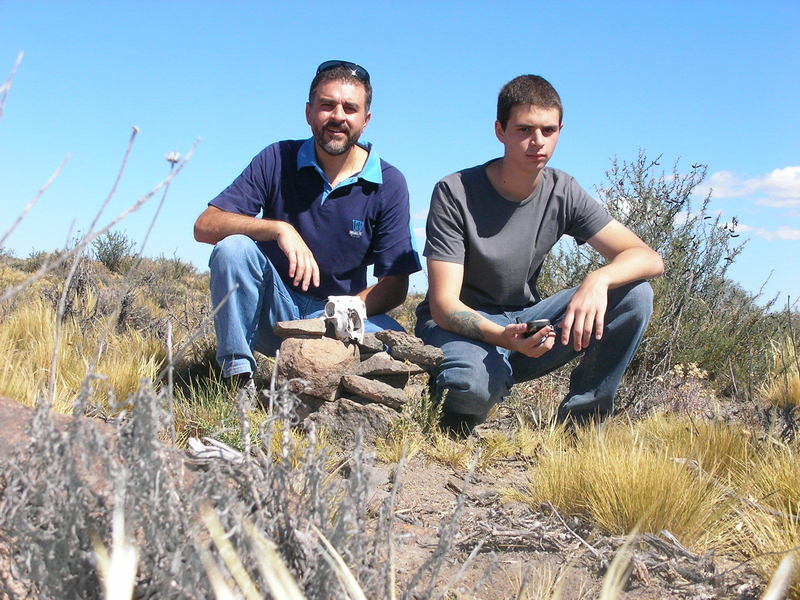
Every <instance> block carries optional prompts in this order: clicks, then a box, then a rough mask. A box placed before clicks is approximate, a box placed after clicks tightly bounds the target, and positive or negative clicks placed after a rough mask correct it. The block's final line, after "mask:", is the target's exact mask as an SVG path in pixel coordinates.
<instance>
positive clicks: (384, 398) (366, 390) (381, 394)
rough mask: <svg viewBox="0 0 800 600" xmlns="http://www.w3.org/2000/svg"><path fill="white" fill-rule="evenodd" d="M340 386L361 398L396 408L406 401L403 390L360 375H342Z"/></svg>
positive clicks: (399, 407) (406, 397) (401, 406)
mask: <svg viewBox="0 0 800 600" xmlns="http://www.w3.org/2000/svg"><path fill="white" fill-rule="evenodd" d="M342 386H343V387H344V389H346V390H348V391H350V392H352V393H354V394H357V395H359V396H361V397H362V398H366V399H367V400H372V401H373V402H377V403H379V404H385V405H386V406H389V407H391V408H394V409H397V410H399V409H401V408H403V406H404V405H405V404H406V403H407V402H408V396H406V395H405V393H404V392H403V390H399V389H397V388H394V387H392V386H390V385H387V384H385V383H382V382H380V381H375V380H373V379H367V378H366V377H361V376H360V375H345V376H344V377H342Z"/></svg>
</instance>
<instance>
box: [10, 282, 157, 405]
mask: <svg viewBox="0 0 800 600" xmlns="http://www.w3.org/2000/svg"><path fill="white" fill-rule="evenodd" d="M84 301H85V302H89V303H90V302H93V301H94V299H93V298H91V297H89V298H85V299H84ZM55 319H56V317H55V310H54V309H53V306H52V305H51V304H50V303H48V302H46V301H45V300H43V299H41V298H35V299H30V300H27V301H25V302H20V303H19V304H18V306H17V307H16V308H14V309H12V310H9V311H8V312H6V314H5V315H4V318H3V319H2V321H1V322H0V355H1V356H3V358H4V360H3V362H2V364H1V365H0V394H2V395H4V396H8V397H10V398H14V399H15V400H17V401H19V402H22V403H24V404H28V405H33V404H34V403H35V402H36V399H37V398H38V397H39V396H41V395H43V394H46V392H47V387H48V382H49V379H50V365H51V361H52V357H53V349H54V347H55V336H56V321H55ZM61 336H62V339H61V343H60V346H59V353H58V370H57V376H56V394H55V402H54V406H55V408H56V410H59V411H62V412H66V411H68V410H69V409H70V408H71V406H72V402H73V400H74V398H75V396H76V395H77V394H78V392H79V391H80V389H81V386H82V385H83V383H84V380H85V378H86V375H87V372H88V369H89V366H90V365H91V363H92V362H93V361H94V360H95V357H96V356H97V353H98V348H99V347H100V345H101V344H100V342H101V337H102V330H101V328H100V327H81V326H80V325H79V324H78V323H76V322H75V321H73V320H71V319H69V318H68V319H66V320H65V321H64V323H63V326H62V334H61ZM164 356H165V350H164V348H163V347H162V345H161V343H160V342H159V341H158V340H157V339H155V338H154V337H148V336H145V335H142V334H141V333H139V332H136V331H128V332H125V333H120V334H114V335H110V336H108V337H107V340H106V343H105V344H104V345H103V348H102V352H101V353H100V360H99V362H98V365H97V369H96V374H97V375H99V376H100V377H101V378H100V379H98V380H96V381H95V382H94V391H95V394H94V399H95V401H101V402H108V401H109V400H111V399H113V398H119V399H125V398H127V397H128V396H130V395H131V394H132V393H134V392H135V391H137V390H138V389H139V386H140V384H141V381H142V379H145V378H147V379H152V378H154V377H155V376H156V375H157V373H158V369H159V367H160V365H161V363H162V361H163V360H164Z"/></svg>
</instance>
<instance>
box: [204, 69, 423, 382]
mask: <svg viewBox="0 0 800 600" xmlns="http://www.w3.org/2000/svg"><path fill="white" fill-rule="evenodd" d="M371 100H372V87H371V85H370V80H369V74H368V73H367V71H366V70H365V69H364V68H363V67H360V66H359V65H356V64H355V63H351V62H346V61H339V60H336V61H326V62H324V63H322V64H321V65H320V66H319V68H318V69H317V74H316V76H315V77H314V79H313V81H312V82H311V88H310V91H309V95H308V102H307V103H306V121H308V124H309V125H310V126H311V132H312V134H313V135H312V137H311V138H309V139H307V140H305V141H302V140H287V141H282V142H277V143H275V144H272V145H270V146H267V147H266V148H265V149H264V150H262V151H261V152H260V153H259V154H258V155H257V156H256V157H255V158H254V159H253V160H252V162H251V163H250V165H249V166H248V167H247V168H246V169H245V170H244V171H243V172H242V174H241V175H239V177H237V178H236V180H235V181H234V182H233V183H232V184H231V185H230V186H228V187H227V188H226V189H225V190H223V192H222V193H221V194H219V196H217V197H216V198H214V199H213V200H212V201H211V202H209V206H208V208H207V209H206V210H205V211H204V212H203V213H202V214H201V215H200V217H199V218H198V219H197V222H196V223H195V226H194V235H195V239H196V240H197V241H200V242H206V243H209V244H215V246H214V250H213V251H212V253H211V259H210V261H209V266H210V268H211V299H212V301H213V303H214V305H215V306H216V305H218V304H219V303H220V302H222V300H223V299H224V298H225V296H226V295H227V294H229V293H230V294H231V295H230V297H229V298H228V300H227V302H225V304H224V305H223V306H222V308H221V309H220V311H219V312H218V313H217V317H216V320H215V327H216V332H217V342H218V347H217V360H218V362H219V363H220V365H221V366H222V372H223V376H224V377H232V376H235V375H238V376H240V378H244V379H247V378H248V377H249V376H250V375H252V373H254V372H255V367H256V365H255V359H254V358H253V350H258V351H259V352H262V353H264V354H273V353H274V351H275V350H276V349H277V347H278V346H279V344H280V339H279V338H277V336H275V334H274V333H273V330H272V326H273V324H274V323H276V322H277V321H288V320H293V319H301V318H310V317H314V316H319V315H321V314H322V310H323V308H324V305H325V302H326V301H327V297H328V296H332V295H358V296H360V297H361V298H362V299H363V300H364V303H365V304H366V307H367V315H368V317H369V319H368V322H367V324H366V329H367V331H377V330H380V329H402V327H400V325H399V324H398V323H397V322H396V321H395V320H394V319H392V318H391V317H388V316H387V315H386V314H384V313H386V312H387V311H388V310H390V309H392V308H394V307H396V306H399V305H400V304H402V303H403V301H404V300H405V297H406V293H407V291H408V276H409V275H410V274H411V273H414V272H416V271H419V270H420V264H419V257H418V256H417V253H416V252H415V250H414V248H413V246H412V242H411V230H410V227H409V204H408V188H407V187H406V182H405V179H404V177H403V175H402V174H401V173H400V171H398V170H397V169H396V168H394V167H392V166H391V165H389V164H388V163H386V162H385V161H383V160H381V158H380V157H379V156H378V153H377V152H376V150H375V149H374V148H373V147H372V146H371V145H370V144H366V143H359V141H358V140H359V137H360V136H361V134H362V133H363V131H364V129H365V128H366V126H367V124H368V123H369V120H370V118H371V116H372V114H371V113H370V111H369V108H370V103H371ZM259 214H260V218H259ZM370 264H371V265H374V266H373V273H374V275H375V277H376V278H377V283H375V284H374V285H372V286H369V287H367V265H370ZM237 284H238V286H239V287H238V288H236V285H237ZM234 288H236V289H234ZM231 290H234V291H233V292H232V293H231Z"/></svg>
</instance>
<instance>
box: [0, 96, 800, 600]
mask: <svg viewBox="0 0 800 600" xmlns="http://www.w3.org/2000/svg"><path fill="white" fill-rule="evenodd" d="M7 91H8V88H6V89H5V90H3V93H2V94H0V116H2V106H3V101H4V99H5V93H7ZM180 166H181V163H178V165H177V166H176V167H175V168H174V169H173V170H172V171H171V172H170V177H169V178H168V179H167V180H165V181H166V183H164V184H163V185H160V186H157V188H156V189H155V190H153V191H151V192H148V194H146V195H145V196H144V197H143V198H146V199H149V198H151V197H157V195H158V193H159V192H161V193H163V194H164V195H162V196H161V198H162V199H163V198H164V197H165V192H166V190H168V187H169V182H170V181H171V178H172V177H173V176H174V175H177V173H178V172H179V168H180ZM123 170H124V169H123ZM121 173H122V170H121ZM704 176H705V170H704V168H703V167H702V166H692V167H691V168H690V169H689V170H688V171H681V169H680V168H679V167H678V166H676V167H675V169H674V172H673V173H669V174H668V176H665V174H664V173H663V170H662V167H661V166H660V165H659V164H658V162H657V161H652V160H650V159H648V158H647V157H646V156H645V155H644V154H640V155H639V156H638V157H637V158H636V159H635V160H633V161H632V162H629V163H628V162H621V163H616V162H615V163H613V165H612V167H611V169H610V171H609V173H608V180H607V184H606V185H605V186H603V187H601V188H600V194H599V195H600V197H601V198H602V200H603V201H604V202H605V203H606V204H607V205H608V206H609V208H610V210H611V211H612V213H613V214H614V216H616V217H617V218H618V219H619V220H621V221H622V222H624V223H625V224H626V225H628V226H629V227H630V228H631V229H632V230H634V231H635V232H636V233H637V234H638V235H639V236H640V237H642V239H644V240H645V241H646V242H647V243H648V244H650V245H651V247H653V248H655V249H657V250H658V251H659V252H660V253H661V254H662V256H663V257H664V260H665V264H666V273H665V275H664V277H662V278H660V279H659V280H656V281H655V282H654V289H655V293H656V296H655V297H656V300H655V301H656V306H655V313H654V317H653V320H652V323H651V326H650V329H649V330H648V333H647V335H646V339H645V341H644V343H643V345H642V347H641V349H640V350H639V353H638V354H637V357H636V359H635V362H634V364H633V366H632V368H631V370H630V372H629V374H628V376H627V378H626V381H625V384H624V386H623V389H622V391H621V394H620V397H619V399H618V409H619V410H618V413H617V414H616V415H615V416H613V417H612V418H611V419H609V420H608V421H607V422H605V423H603V424H600V425H591V426H587V427H583V428H571V427H568V426H564V425H559V424H556V422H555V418H554V416H555V408H556V406H557V404H558V402H559V400H560V398H561V396H562V394H563V391H564V389H565V382H566V380H565V377H566V376H565V374H564V372H563V371H562V372H557V373H555V374H553V375H551V376H548V377H547V378H544V379H542V380H538V381H535V382H530V383H527V384H523V385H518V386H516V387H515V389H514V392H513V395H512V397H511V398H509V400H508V401H507V402H506V403H504V404H503V405H501V406H500V407H499V408H498V410H497V411H496V412H495V414H494V416H493V418H492V419H491V420H490V421H489V422H488V423H487V424H486V425H483V426H481V427H480V428H479V430H478V432H477V434H476V435H475V436H473V437H470V438H469V439H467V440H454V439H451V438H450V437H447V436H446V435H444V434H442V433H441V432H439V431H438V429H437V427H436V407H435V406H433V405H432V404H431V403H430V401H429V399H428V398H427V396H425V395H422V396H421V397H419V398H417V399H416V401H415V402H413V403H412V404H411V405H409V406H407V407H406V409H405V411H404V413H403V415H402V416H401V418H400V419H399V420H397V421H396V422H395V424H394V425H393V426H392V430H391V432H390V435H388V436H387V437H386V438H383V439H380V440H377V442H376V443H375V444H374V445H373V444H371V443H358V444H356V447H355V449H353V448H351V447H343V446H342V445H341V444H340V443H339V442H338V441H337V432H336V431H335V430H333V431H328V430H314V429H313V428H312V429H311V430H301V429H299V428H297V427H295V426H294V425H295V424H296V423H295V422H294V421H293V415H294V411H293V409H294V405H295V403H296V402H297V399H296V398H295V397H294V396H293V395H292V394H291V393H290V392H288V390H286V389H283V388H280V386H278V387H274V386H273V387H271V386H270V381H269V380H270V375H271V368H272V361H271V360H268V359H264V361H263V365H262V367H263V371H262V372H260V373H259V374H258V377H257V379H258V382H259V383H260V384H261V386H262V387H264V388H266V391H265V392H264V395H263V406H262V407H258V408H252V407H249V406H247V403H246V402H245V398H244V397H243V396H240V397H237V395H236V393H235V392H232V391H230V390H229V389H227V388H226V387H225V386H224V385H223V384H222V383H221V382H220V378H219V375H218V371H217V369H216V366H215V363H214V360H213V350H214V344H215V340H214V335H213V327H212V325H211V320H210V318H211V315H212V307H211V306H210V305H209V299H208V293H207V290H208V277H207V274H205V273H200V272H198V271H197V270H196V269H195V268H194V267H193V266H191V265H189V264H187V263H185V262H183V261H181V260H180V259H178V258H168V257H160V258H143V257H141V256H139V255H138V252H137V248H138V247H139V244H138V243H136V242H135V241H134V240H130V239H129V238H128V237H127V236H126V235H125V234H124V233H123V232H122V230H120V229H118V228H112V227H108V228H106V226H103V227H100V226H99V225H96V224H95V225H93V226H92V227H91V228H90V230H89V231H88V232H86V233H84V234H83V236H82V237H78V238H76V240H75V241H74V243H73V244H72V245H71V246H70V247H69V248H65V249H63V250H61V251H57V252H32V253H31V254H30V255H29V256H27V257H20V256H15V255H14V254H13V253H11V252H9V251H5V250H3V249H2V247H0V298H1V300H0V356H2V358H3V360H2V362H0V396H3V397H7V398H10V399H12V400H15V401H17V402H19V403H21V404H24V405H27V406H30V407H36V409H35V412H34V413H33V417H32V419H31V420H30V426H29V434H28V437H27V441H26V443H24V444H22V445H20V446H18V447H16V449H15V450H14V451H13V452H9V453H8V454H7V455H5V456H3V458H2V466H0V593H1V594H2V595H5V596H6V597H9V598H130V597H136V598H196V597H202V598H206V597H208V598H248V599H251V598H263V597H272V598H303V597H305V598H341V597H349V598H353V599H355V598H371V599H372V598H473V597H474V598H519V599H544V598H621V597H630V598H675V597H681V598H683V597H685V598H758V597H765V598H780V597H784V596H783V592H781V591H780V589H779V588H780V587H781V586H787V585H789V586H791V585H792V584H791V581H792V577H793V574H792V569H791V564H790V562H788V561H791V560H792V557H794V558H795V559H796V558H797V555H798V548H800V456H799V455H800V441H798V439H797V424H798V422H797V419H798V410H797V405H798V403H800V359H799V358H798V333H799V332H800V329H798V328H800V319H799V318H798V314H797V312H796V311H795V310H793V308H792V307H791V306H785V305H781V303H783V302H784V301H783V299H776V301H770V299H765V298H758V297H756V296H754V295H753V294H750V293H748V292H746V291H744V290H742V289H741V288H740V287H738V286H737V285H736V284H735V283H733V282H732V281H730V280H729V279H728V278H727V276H726V275H727V268H728V267H729V266H730V264H731V263H732V262H734V261H735V260H736V257H737V255H738V254H739V253H740V252H746V251H747V249H746V248H743V247H741V246H740V245H738V244H737V239H736V233H735V231H734V229H733V228H732V227H730V226H729V225H727V224H725V223H722V222H720V221H719V219H717V218H716V217H714V216H713V215H711V214H710V213H709V212H708V211H707V208H708V199H706V200H705V201H701V202H700V203H699V205H697V206H696V205H694V204H693V202H692V198H693V197H692V191H693V189H694V188H695V187H696V186H697V185H698V184H699V183H700V182H701V181H702V180H703V178H704ZM112 193H113V192H112ZM137 202H138V201H137ZM98 216H99V215H98ZM113 222H114V221H113V220H109V223H113ZM189 226H190V225H189V223H187V227H189ZM104 229H106V230H105V231H103V230H104ZM9 233H11V231H10V230H9ZM0 239H2V240H3V241H5V239H6V235H3V236H2V238H0ZM0 246H2V244H0ZM599 260H601V258H600V257H599V256H597V255H595V254H589V253H587V250H585V249H584V248H582V247H581V248H579V247H576V246H565V247H563V248H562V249H561V251H560V252H558V253H556V255H555V256H553V257H552V258H551V259H550V260H549V261H548V262H547V263H546V268H545V270H544V272H543V274H542V279H541V282H542V284H541V285H542V291H543V292H544V293H545V294H546V293H548V292H552V291H554V290H556V289H560V288H562V287H564V286H569V285H573V284H574V283H576V282H577V281H579V280H580V279H581V277H582V274H583V273H584V272H585V271H586V269H590V268H592V266H593V265H595V264H597V261H599ZM419 300H420V298H418V297H417V298H410V299H409V300H408V302H407V303H406V304H405V305H404V306H403V307H401V308H400V309H398V310H397V315H396V316H397V317H398V319H399V320H400V321H401V322H402V323H403V324H404V325H406V326H407V327H408V328H409V329H413V327H412V326H413V323H412V322H411V319H412V318H413V308H414V306H415V304H416V302H418V301H419ZM56 413H67V414H73V415H78V416H79V415H85V416H87V417H89V418H79V419H73V420H69V421H66V422H62V421H61V420H59V418H58V417H56ZM205 436H207V437H211V438H215V439H217V440H221V441H223V442H225V443H227V444H228V445H229V446H231V447H232V448H231V450H233V451H232V452H229V454H228V457H229V458H228V459H222V458H216V459H215V458H207V459H202V460H201V459H197V458H188V456H187V454H186V452H185V449H186V447H187V440H188V439H189V438H190V437H194V438H202V437H205ZM382 472H385V473H388V475H386V476H385V477H384V479H383V480H381V478H380V477H378V476H376V473H377V474H380V473H382ZM452 477H455V479H456V481H455V483H454V482H453V481H452ZM376 478H377V480H379V483H378V484H376V483H375V481H376ZM376 490H378V491H382V492H383V493H382V494H376ZM786 559H788V560H786ZM782 561H785V562H784V563H783V569H779V565H781V563H782ZM773 577H774V585H775V587H774V588H771V589H770V590H767V591H765V587H766V586H767V584H768V582H769V581H770V580H771V579H773ZM787 593H788V594H789V597H792V598H800V584H798V583H795V584H794V587H790V589H789V591H788V592H787ZM762 594H763V596H762ZM770 594H773V595H770Z"/></svg>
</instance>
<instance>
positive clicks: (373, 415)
mask: <svg viewBox="0 0 800 600" xmlns="http://www.w3.org/2000/svg"><path fill="white" fill-rule="evenodd" d="M275 333H276V334H277V335H278V336H280V337H281V338H283V342H282V343H281V347H280V353H279V355H278V364H277V366H276V368H277V370H278V373H277V376H278V383H279V384H284V383H286V384H288V386H289V389H291V391H293V392H294V393H295V394H297V396H298V397H299V398H300V399H301V400H302V402H303V406H302V407H301V410H300V411H299V412H300V415H299V416H300V417H301V418H303V417H304V422H305V424H306V425H308V424H309V423H311V422H313V423H315V425H316V426H317V427H321V426H322V427H325V428H326V429H328V431H329V432H331V433H332V434H333V435H334V436H335V437H337V438H339V439H340V440H342V441H352V440H353V439H355V435H356V432H357V431H358V430H359V429H361V430H362V432H363V435H364V438H365V440H367V441H370V440H373V439H374V438H375V437H382V436H385V435H386V433H387V432H388V430H389V426H390V425H391V423H392V422H393V421H394V420H396V419H397V418H399V415H400V412H401V411H402V409H403V407H404V406H405V405H406V404H407V403H408V402H409V401H410V400H412V399H413V398H415V397H418V396H419V395H421V394H425V393H427V386H428V373H429V372H430V371H431V369H433V368H434V367H436V365H437V364H439V362H440V361H441V360H442V358H443V357H444V355H443V354H442V351H441V350H440V349H439V348H436V347H434V346H427V345H425V344H424V343H423V341H422V340H420V339H419V338H417V337H414V336H413V335H411V334H408V333H404V332H399V331H388V330H386V331H379V332H377V333H366V334H365V335H364V340H363V341H362V342H342V341H340V340H338V339H336V338H335V336H334V334H333V331H332V330H331V328H330V326H328V325H327V324H326V322H325V319H324V318H322V317H320V318H318V319H301V320H297V321H282V322H279V323H276V324H275Z"/></svg>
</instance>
